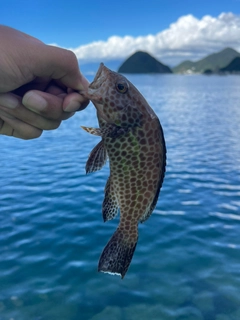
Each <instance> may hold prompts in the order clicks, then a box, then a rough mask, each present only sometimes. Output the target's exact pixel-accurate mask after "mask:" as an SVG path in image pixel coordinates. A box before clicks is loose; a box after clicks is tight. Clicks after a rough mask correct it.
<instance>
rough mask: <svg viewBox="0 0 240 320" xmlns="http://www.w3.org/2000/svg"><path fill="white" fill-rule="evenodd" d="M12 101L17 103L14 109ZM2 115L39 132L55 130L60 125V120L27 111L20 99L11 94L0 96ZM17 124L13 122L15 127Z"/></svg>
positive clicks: (0, 114) (0, 113)
mask: <svg viewBox="0 0 240 320" xmlns="http://www.w3.org/2000/svg"><path fill="white" fill-rule="evenodd" d="M13 100H14V101H17V105H16V106H15V107H13V105H12V106H11V103H12V101H13ZM2 115H3V116H4V117H7V118H11V119H17V120H20V121H21V122H23V123H25V124H29V125H30V126H33V127H36V128H38V129H40V130H52V129H56V128H58V127H59V125H60V123H61V119H49V118H46V117H44V116H42V115H41V114H38V113H36V112H33V111H31V110H29V109H27V108H26V107H25V106H24V105H23V104H22V103H21V98H20V97H18V96H15V95H13V94H12V95H11V94H0V117H1V116H2ZM1 118H2V117H1ZM5 121H6V119H5ZM17 123H19V122H15V124H16V125H17Z"/></svg>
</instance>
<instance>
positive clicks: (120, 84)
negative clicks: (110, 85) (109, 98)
mask: <svg viewBox="0 0 240 320" xmlns="http://www.w3.org/2000/svg"><path fill="white" fill-rule="evenodd" d="M116 89H117V91H118V92H120V93H126V92H127V91H128V85H127V83H126V82H123V81H121V82H117V83H116Z"/></svg>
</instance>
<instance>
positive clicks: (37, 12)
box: [0, 0, 240, 61]
mask: <svg viewBox="0 0 240 320" xmlns="http://www.w3.org/2000/svg"><path fill="white" fill-rule="evenodd" d="M0 11H1V20H0V22H1V24H5V25H8V26H11V27H14V28H16V29H19V30H21V31H24V32H26V33H28V34H31V35H33V36H35V37H37V38H39V39H40V40H42V41H44V42H45V43H51V44H52V43H54V44H57V45H59V46H62V47H66V48H71V49H73V51H76V52H80V53H79V56H78V58H79V59H80V60H81V59H82V60H84V58H83V55H84V54H85V55H86V56H89V57H90V56H91V59H95V60H97V51H98V50H99V52H100V55H102V56H101V57H100V58H101V59H103V58H104V57H105V58H106V59H108V58H109V59H117V58H120V57H122V56H123V55H124V53H125V54H126V55H128V54H130V51H129V50H128V48H126V47H125V45H126V43H129V41H130V40H131V41H132V42H131V41H130V42H131V45H130V47H131V48H132V49H131V50H134V48H135V47H136V48H137V45H136V41H135V40H134V41H135V45H133V39H136V38H138V37H141V36H142V37H146V36H148V35H153V36H155V35H157V34H159V33H162V36H161V39H160V40H161V46H160V47H158V48H156V46H155V49H154V48H153V47H151V46H150V47H149V51H150V52H152V53H153V54H155V55H157V56H160V57H161V56H162V57H163V59H164V57H165V60H167V59H170V58H169V57H170V56H174V50H175V51H176V48H180V47H181V46H180V45H179V43H178V44H177V45H175V47H174V50H172V49H171V48H170V47H171V45H170V44H168V46H166V48H165V47H164V44H163V43H164V42H166V40H164V39H166V36H165V38H164V31H165V30H169V36H168V38H169V37H173V35H172V34H173V31H171V30H170V29H171V28H170V26H171V24H175V30H176V31H177V29H179V28H178V24H177V21H178V20H179V19H180V18H181V17H188V18H186V19H185V20H184V19H182V22H181V23H180V24H179V25H181V28H183V32H182V33H181V37H182V42H184V41H185V40H184V39H186V38H188V36H189V34H190V33H194V30H195V29H194V28H195V26H196V28H198V30H200V29H201V30H202V28H203V27H202V26H203V25H205V24H206V21H207V20H206V21H205V20H204V21H202V19H203V17H205V16H207V15H208V16H210V17H212V18H215V19H218V17H219V15H220V14H221V13H229V12H231V13H232V14H233V15H234V17H237V18H236V19H235V18H234V21H235V20H236V21H235V24H236V25H237V28H238V18H239V17H240V0H218V1H215V0H212V1H210V0H201V1H199V0H158V1H157V0H144V1H143V0H132V1H131V0H129V1H114V0H113V1H105V0H99V1H96V0H85V1H81V0H79V1H71V0H69V1H59V0H58V1H56V0H52V1H49V0H47V1H46V0H41V1H38V0H35V1H26V0H22V1H21V0H8V1H1V4H0ZM189 15H190V16H189ZM190 17H193V18H194V19H195V20H194V19H192V20H191V18H190ZM227 17H228V18H226V17H224V19H220V20H221V26H222V28H223V29H224V28H226V26H225V25H224V21H225V20H227V19H228V20H229V21H231V20H232V18H231V16H227ZM198 21H199V23H198ZM225 22H226V21H225ZM226 23H227V22H226ZM226 23H225V24H226ZM184 24H185V25H186V27H185V26H184ZM210 24H211V28H212V29H211V32H212V35H211V37H214V34H213V33H214V29H213V26H212V25H213V22H211V21H210ZM217 24H218V21H216V22H215V28H216V30H217ZM186 28H188V29H186ZM232 29H233V30H234V29H236V26H232ZM170 31H171V32H170ZM184 32H186V35H185V34H184ZM208 33H209V32H208ZM230 33H231V31H230ZM112 36H118V37H119V38H117V39H115V42H114V41H112V42H111V43H108V42H107V41H108V39H109V38H110V37H112ZM125 36H131V37H132V38H131V39H130V40H129V41H127V40H126V39H125V42H124V41H123V43H125V44H123V45H122V52H119V50H118V54H113V53H112V51H111V52H110V51H109V52H108V50H107V49H106V47H107V46H108V45H109V46H111V45H113V46H116V47H118V44H121V43H122V40H121V39H124V37H125ZM176 37H178V38H179V35H176V36H175V38H176ZM201 37H202V36H201ZM225 37H226V35H225ZM144 39H145V38H144ZM144 39H142V42H143V41H145V40H144ZM218 39H219V35H218ZM113 40H114V39H113ZM160 40H159V41H160ZM213 40H214V39H213ZM100 41H102V43H103V42H105V49H104V50H103V49H102V47H100V45H101V43H99V44H98V46H95V47H93V48H92V51H96V52H95V56H94V55H93V54H92V53H91V52H90V51H91V46H90V47H88V50H86V48H82V46H83V45H89V44H91V43H93V42H94V43H95V42H100ZM139 41H140V40H138V41H137V42H138V43H139ZM148 41H150V40H149V39H148ZM151 41H152V42H151V43H154V40H151ZM190 41H191V39H189V43H190ZM214 41H215V42H216V40H214ZM234 41H235V38H234V37H233V44H234V43H235V42H234ZM185 42H186V41H185ZM148 43H149V42H148ZM173 43H174V41H173ZM229 44H230V45H231V44H232V43H231V42H230V43H229ZM179 46H180V47H179ZM223 46H224V43H223ZM238 46H240V44H238V43H237V42H236V46H235V48H236V49H238ZM220 47H221V44H219V48H220ZM140 48H141V47H140ZM159 48H160V49H159ZM195 48H196V50H195V51H198V52H197V55H198V56H199V54H200V55H201V54H204V52H202V51H201V50H200V49H199V50H197V47H195ZM77 49H78V51H77ZM143 49H144V48H143ZM146 49H147V48H146ZM165 49H168V50H170V49H171V50H172V53H171V55H169V54H168V55H166V52H165V51H166V50H165ZM180 49H181V48H180ZM185 49H186V48H185ZM185 49H184V50H185ZM210 49H211V48H210ZM212 49H214V48H212ZM216 49H217V48H216ZM84 50H85V51H84ZM154 50H155V51H154ZM161 50H162V51H161ZM164 50H165V51H164ZM171 50H170V51H171ZM181 50H182V49H181ZM181 50H180V51H181ZM184 50H183V51H184ZM191 50H192V51H191ZM191 50H190V47H189V45H188V53H186V50H185V53H184V54H185V55H186V56H187V55H189V56H191V52H192V53H193V51H194V46H193V48H192V49H191ZM103 51H104V53H103ZM177 51H178V53H176V52H175V53H176V57H178V59H180V58H181V57H182V56H181V55H180V56H179V52H180V51H179V50H177ZM190 51H191V52H190ZM83 52H84V53H83ZM89 53H91V54H89ZM184 54H183V56H184ZM183 58H184V57H183ZM173 61H174V60H173Z"/></svg>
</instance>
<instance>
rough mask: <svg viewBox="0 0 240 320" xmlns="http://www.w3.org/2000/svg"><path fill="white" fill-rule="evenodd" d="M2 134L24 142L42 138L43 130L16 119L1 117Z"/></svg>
mask: <svg viewBox="0 0 240 320" xmlns="http://www.w3.org/2000/svg"><path fill="white" fill-rule="evenodd" d="M0 117H1V118H0V134H3V135H5V136H12V137H15V138H21V139H24V140H29V139H35V138H38V137H40V135H41V134H42V130H40V129H38V128H35V127H33V126H31V125H29V124H27V123H24V122H22V121H20V120H18V119H15V118H8V117H5V116H3V115H0Z"/></svg>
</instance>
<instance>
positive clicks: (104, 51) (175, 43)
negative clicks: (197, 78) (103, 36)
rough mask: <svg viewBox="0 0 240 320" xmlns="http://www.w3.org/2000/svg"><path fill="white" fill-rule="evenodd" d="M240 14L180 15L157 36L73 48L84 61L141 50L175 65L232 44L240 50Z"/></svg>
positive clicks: (107, 58) (116, 40) (117, 56)
mask: <svg viewBox="0 0 240 320" xmlns="http://www.w3.org/2000/svg"><path fill="white" fill-rule="evenodd" d="M239 35H240V16H239V15H235V14H233V13H222V14H220V15H219V16H218V17H212V16H209V15H206V16H204V17H203V18H202V19H197V18H195V17H194V16H193V15H186V16H182V17H180V18H179V19H178V20H177V21H176V22H174V23H172V24H171V25H170V26H169V28H168V29H166V30H163V31H161V32H159V33H157V34H156V35H147V36H139V37H135V38H134V37H132V36H128V35H126V36H124V37H119V36H112V37H110V38H109V39H108V40H107V41H96V42H92V43H89V44H86V45H83V46H80V47H78V48H71V50H72V51H74V53H75V54H76V55H77V58H78V59H79V62H80V64H81V63H82V64H83V63H85V62H99V61H103V62H104V61H106V60H117V59H125V58H126V57H128V56H129V55H131V54H132V53H134V52H135V51H137V50H143V51H147V52H149V53H151V54H152V55H154V56H155V57H157V58H158V59H159V60H160V61H162V62H164V63H167V64H170V65H174V64H177V63H179V62H181V61H183V60H186V59H190V60H198V59H200V58H202V57H204V56H205V55H207V54H210V53H213V52H216V51H219V50H221V49H223V48H225V47H232V48H234V49H236V50H238V51H240V36H239Z"/></svg>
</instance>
